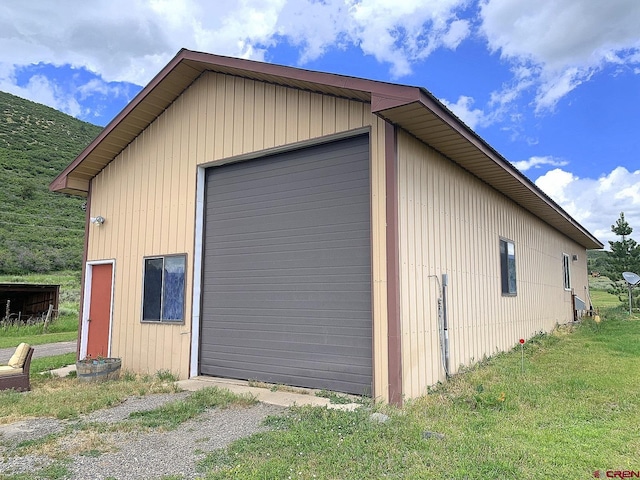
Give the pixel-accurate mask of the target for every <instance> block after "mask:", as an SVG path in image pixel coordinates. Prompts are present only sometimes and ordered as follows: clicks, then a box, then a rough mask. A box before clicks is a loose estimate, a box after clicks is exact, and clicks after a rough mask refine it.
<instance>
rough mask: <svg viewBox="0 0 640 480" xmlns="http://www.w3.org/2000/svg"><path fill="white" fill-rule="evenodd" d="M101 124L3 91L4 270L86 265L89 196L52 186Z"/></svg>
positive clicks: (0, 207)
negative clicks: (66, 192) (86, 203)
mask: <svg viewBox="0 0 640 480" xmlns="http://www.w3.org/2000/svg"><path fill="white" fill-rule="evenodd" d="M100 130H101V128H100V127H97V126H95V125H91V124H89V123H86V122H82V121H80V120H77V119H75V118H73V117H70V116H69V115H65V114H64V113H61V112H59V111H57V110H54V109H53V108H49V107H45V106H44V105H40V104H37V103H33V102H30V101H28V100H24V99H22V98H19V97H15V96H13V95H10V94H8V93H4V92H0V273H26V272H49V271H57V270H65V269H79V268H80V266H81V262H82V246H83V241H84V240H83V239H84V236H83V235H84V234H83V232H84V218H85V217H84V212H83V210H82V205H83V203H84V201H85V200H84V199H82V198H78V197H70V196H67V195H61V194H56V193H52V192H49V188H48V187H49V183H50V182H51V181H52V180H53V179H54V178H55V177H56V176H57V175H58V174H59V173H60V172H61V171H62V170H63V169H64V168H65V167H66V166H67V165H68V164H69V163H70V162H71V161H72V160H73V159H74V158H75V157H76V156H77V155H78V153H80V152H81V151H82V150H83V149H84V148H85V147H86V146H87V145H88V144H89V142H91V140H93V139H94V138H95V137H96V135H97V134H98V133H99V132H100Z"/></svg>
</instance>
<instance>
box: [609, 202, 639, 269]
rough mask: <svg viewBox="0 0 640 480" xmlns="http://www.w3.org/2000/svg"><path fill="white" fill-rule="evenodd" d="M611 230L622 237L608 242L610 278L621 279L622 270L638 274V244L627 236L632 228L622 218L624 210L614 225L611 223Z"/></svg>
mask: <svg viewBox="0 0 640 480" xmlns="http://www.w3.org/2000/svg"><path fill="white" fill-rule="evenodd" d="M611 231H612V232H613V233H615V234H616V235H618V236H620V237H622V240H620V241H617V242H611V241H610V242H609V246H610V247H611V251H610V252H609V254H608V257H609V265H610V270H609V273H610V275H611V279H612V280H620V279H622V272H634V273H638V274H640V245H638V243H637V242H636V241H635V240H634V239H632V238H631V237H629V235H631V233H632V232H633V228H631V226H630V225H629V223H628V222H627V221H626V220H625V218H624V212H621V213H620V217H619V218H618V220H616V223H615V225H611Z"/></svg>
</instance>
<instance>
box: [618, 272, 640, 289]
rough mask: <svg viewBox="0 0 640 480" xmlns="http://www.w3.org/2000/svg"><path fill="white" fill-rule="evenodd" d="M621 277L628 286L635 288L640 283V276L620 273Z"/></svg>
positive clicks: (631, 273)
mask: <svg viewBox="0 0 640 480" xmlns="http://www.w3.org/2000/svg"><path fill="white" fill-rule="evenodd" d="M622 276H623V277H624V279H625V280H626V281H627V283H628V284H629V285H633V286H635V285H637V284H638V283H640V275H637V274H635V273H633V272H622Z"/></svg>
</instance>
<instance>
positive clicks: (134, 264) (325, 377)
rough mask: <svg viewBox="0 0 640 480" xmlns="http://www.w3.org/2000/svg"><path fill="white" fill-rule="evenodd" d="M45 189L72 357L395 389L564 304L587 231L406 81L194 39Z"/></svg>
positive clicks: (568, 313)
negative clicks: (272, 58)
mask: <svg viewBox="0 0 640 480" xmlns="http://www.w3.org/2000/svg"><path fill="white" fill-rule="evenodd" d="M50 188H51V190H54V191H58V192H63V193H69V194H74V195H86V196H87V197H88V208H87V225H86V232H87V233H86V248H85V269H84V270H85V271H84V280H83V282H84V297H83V298H84V300H83V306H82V318H81V335H80V337H81V338H80V344H79V353H80V356H84V355H87V354H92V355H98V354H103V355H111V356H118V357H122V359H123V366H124V368H127V369H130V370H134V371H139V372H151V373H153V372H155V371H157V370H160V369H169V370H171V371H173V372H174V373H176V374H178V375H179V376H180V377H181V378H185V377H192V376H196V375H210V376H221V377H230V378H238V379H255V380H260V381H265V382H273V383H281V384H288V385H298V386H304V387H313V388H326V389H331V390H337V391H342V392H351V393H356V394H366V395H372V396H374V397H376V398H379V399H382V400H384V401H390V402H393V403H401V402H402V399H403V398H411V397H416V396H419V395H421V394H423V393H425V391H426V388H427V387H428V386H429V385H432V384H434V383H436V382H437V381H439V380H443V379H445V378H446V372H445V370H448V371H449V373H455V372H456V371H457V370H458V368H459V366H460V365H463V364H470V363H472V362H473V361H475V360H478V359H480V358H482V357H483V356H484V355H490V354H493V353H495V352H497V351H501V350H506V349H509V348H511V347H513V346H514V345H515V344H516V343H517V341H518V339H519V338H521V337H525V338H528V337H530V336H532V335H534V334H535V333H536V332H540V331H548V330H550V329H551V328H553V327H554V326H555V325H556V324H557V323H566V322H570V321H572V319H573V318H574V307H573V305H574V295H575V296H578V297H582V298H586V297H585V294H586V293H587V292H586V290H587V288H588V282H587V277H588V274H587V263H586V249H593V248H601V247H602V244H601V243H600V242H599V241H598V240H597V239H596V238H595V237H594V236H593V235H592V234H590V233H589V232H588V231H587V230H585V229H584V228H583V227H582V226H581V225H579V224H578V223H577V222H576V221H575V220H574V219H572V218H571V217H570V216H569V215H568V214H567V213H566V212H565V211H563V210H562V209H561V208H560V207H559V206H558V205H557V204H555V203H554V202H553V201H552V200H551V199H550V198H549V197H547V196H546V195H545V194H544V193H543V192H542V191H540V190H539V189H538V188H537V187H536V186H535V185H534V184H533V183H532V182H531V181H529V180H528V179H527V178H526V177H525V176H523V175H522V174H521V173H520V172H519V171H517V170H516V169H515V168H514V167H513V166H512V165H511V164H509V162H507V161H506V160H505V159H504V158H503V157H502V156H500V154H499V153H497V152H496V151H495V150H494V149H493V148H491V147H490V146H489V145H488V144H487V143H486V142H484V141H483V140H482V139H481V138H480V137H479V136H478V135H476V134H475V133H474V132H473V131H472V130H471V129H469V128H468V127H467V126H466V125H464V124H463V123H462V122H461V121H460V120H459V119H458V118H456V117H455V116H454V115H453V114H452V113H451V112H450V111H449V110H447V109H446V108H445V107H444V106H443V105H442V104H441V103H440V102H438V101H437V100H436V99H435V98H434V97H433V96H432V95H431V94H430V93H429V92H427V91H426V90H424V89H422V88H418V87H411V86H405V85H396V84H390V83H383V82H377V81H371V80H365V79H361V78H352V77H345V76H341V75H333V74H328V73H321V72H312V71H307V70H301V69H297V68H291V67H283V66H278V65H271V64H266V63H259V62H253V61H248V60H240V59H235V58H227V57H221V56H216V55H210V54H206V53H198V52H193V51H189V50H182V51H180V52H179V53H178V55H177V56H176V57H175V58H174V59H173V60H172V61H171V62H170V63H169V64H168V65H167V66H166V67H165V68H164V69H163V70H162V71H161V72H160V73H159V74H158V75H157V76H156V77H155V78H154V79H153V80H152V81H151V83H149V85H147V86H146V87H145V88H144V90H142V92H140V94H139V95H138V96H136V97H135V98H134V99H133V101H132V102H131V103H130V104H129V105H128V106H127V107H126V108H125V109H124V110H123V111H122V112H121V113H120V114H119V115H118V116H117V117H116V118H115V119H114V120H113V121H112V122H111V123H110V124H109V125H108V126H107V127H106V128H105V129H104V131H103V132H102V133H101V134H100V135H99V136H98V137H97V138H96V139H95V140H94V141H93V142H92V143H91V144H90V145H89V146H88V147H87V148H86V149H85V150H84V151H83V152H82V153H81V154H80V155H79V156H78V158H76V159H75V160H74V161H73V162H72V163H71V164H70V165H69V166H68V167H67V168H66V169H65V170H64V171H63V172H62V173H61V174H60V175H59V176H58V177H57V178H56V179H55V180H54V181H53V183H52V184H51V187H50Z"/></svg>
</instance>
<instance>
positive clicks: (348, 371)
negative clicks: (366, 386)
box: [213, 349, 370, 382]
mask: <svg viewBox="0 0 640 480" xmlns="http://www.w3.org/2000/svg"><path fill="white" fill-rule="evenodd" d="M250 353H251V351H250V350H248V349H247V350H243V351H240V352H229V353H227V354H225V355H219V356H217V357H213V358H215V361H216V364H217V365H218V366H219V367H220V368H234V367H236V368H240V369H242V370H253V371H258V370H259V369H260V368H261V366H264V365H265V364H269V365H270V367H272V368H270V372H269V373H275V372H277V373H284V372H289V373H290V372H293V371H297V372H298V374H299V375H300V376H305V377H308V376H319V375H317V372H322V371H323V370H328V371H331V372H340V373H342V374H343V377H342V378H343V380H345V379H347V378H351V379H352V380H353V379H355V380H357V381H358V382H359V381H361V379H358V378H357V377H360V376H362V375H366V374H367V371H368V370H369V368H370V367H369V365H365V364H360V365H348V366H347V365H345V364H344V362H342V361H341V357H339V356H335V357H334V358H333V359H331V358H330V359H328V360H327V359H326V358H324V357H323V356H322V354H317V353H314V352H311V353H309V354H306V355H305V354H304V353H305V352H293V353H292V355H291V357H292V358H293V359H294V360H293V361H291V360H287V359H285V358H283V357H282V352H278V351H276V352H275V353H278V354H279V355H274V354H272V352H268V353H269V354H266V353H265V354H264V355H251V354H250ZM331 360H334V361H331ZM319 366H322V369H321V368H319ZM247 378H252V379H258V377H247Z"/></svg>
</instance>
